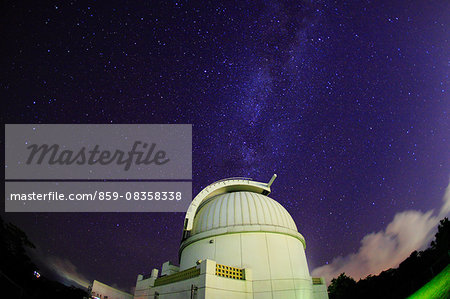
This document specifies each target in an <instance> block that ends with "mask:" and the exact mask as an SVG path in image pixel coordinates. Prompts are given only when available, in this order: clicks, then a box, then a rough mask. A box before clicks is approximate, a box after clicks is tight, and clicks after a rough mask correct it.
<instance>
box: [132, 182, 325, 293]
mask: <svg viewBox="0 0 450 299" xmlns="http://www.w3.org/2000/svg"><path fill="white" fill-rule="evenodd" d="M275 178H276V175H274V176H273V177H272V179H271V180H270V182H269V183H261V182H255V181H252V180H250V179H246V178H229V179H224V180H220V181H217V182H214V183H212V184H211V185H209V186H207V187H206V188H205V189H203V190H202V191H201V192H200V193H199V194H198V195H197V196H196V197H195V198H194V200H193V201H192V202H191V204H190V206H189V208H188V210H187V212H186V218H185V222H184V230H183V236H182V240H181V245H180V250H179V266H175V265H173V264H172V263H170V262H166V263H164V264H163V265H162V269H161V273H160V275H158V272H159V271H158V270H157V269H153V270H152V271H151V274H149V275H138V278H137V282H136V290H135V294H134V298H135V299H144V298H145V299H147V298H152V299H153V298H160V299H166V298H198V299H200V298H207V299H210V298H211V299H216V298H238V299H244V298H245V299H266V298H283V299H285V298H286V299H290V298H292V299H303V298H304V299H328V294H327V289H326V285H325V281H324V279H323V278H312V277H311V276H310V274H309V270H308V264H307V262H306V256H305V238H303V236H302V235H301V234H300V233H299V232H298V231H297V226H296V225H295V222H294V220H293V219H292V217H291V215H289V213H288V212H287V211H286V209H285V208H284V207H283V206H282V205H281V204H279V203H278V202H277V201H275V200H273V199H271V198H270V197H268V195H269V193H270V186H271V184H272V183H273V181H274V180H275Z"/></svg>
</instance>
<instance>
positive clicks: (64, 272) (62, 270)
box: [47, 256, 90, 288]
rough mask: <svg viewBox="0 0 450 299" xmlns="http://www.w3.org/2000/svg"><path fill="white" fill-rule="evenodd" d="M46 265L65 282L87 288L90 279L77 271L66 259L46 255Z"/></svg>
mask: <svg viewBox="0 0 450 299" xmlns="http://www.w3.org/2000/svg"><path fill="white" fill-rule="evenodd" d="M47 265H48V267H49V268H51V269H52V270H53V271H54V272H55V273H56V274H58V276H59V277H60V278H61V279H62V280H63V282H65V283H66V284H69V285H70V284H76V285H78V286H81V287H84V288H87V287H88V286H89V284H90V281H89V280H88V279H87V278H86V277H84V275H83V274H81V273H79V272H78V270H77V267H76V266H75V265H74V264H72V262H71V261H69V260H68V259H63V258H59V257H55V256H49V257H47Z"/></svg>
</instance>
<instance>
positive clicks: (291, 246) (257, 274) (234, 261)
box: [180, 232, 312, 299]
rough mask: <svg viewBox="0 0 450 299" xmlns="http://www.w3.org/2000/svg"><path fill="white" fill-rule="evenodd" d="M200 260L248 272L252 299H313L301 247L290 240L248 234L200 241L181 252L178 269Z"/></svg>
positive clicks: (274, 235)
mask: <svg viewBox="0 0 450 299" xmlns="http://www.w3.org/2000/svg"><path fill="white" fill-rule="evenodd" d="M202 257H203V258H208V259H211V260H214V261H216V262H217V263H219V264H223V265H227V266H232V267H236V268H249V269H251V270H252V273H253V277H252V287H253V292H254V293H255V296H254V298H272V294H273V295H274V296H276V298H305V299H309V298H312V284H311V277H310V276H309V270H308V265H307V261H306V256H305V251H304V248H303V244H302V243H301V242H300V241H299V240H298V239H296V238H294V237H292V236H289V235H285V234H280V233H271V232H248V233H235V234H224V235H219V236H214V237H210V238H206V239H202V240H199V241H197V242H194V243H192V244H190V245H188V246H187V247H186V248H184V250H183V251H182V253H181V265H180V269H181V270H182V269H186V268H189V267H192V265H195V262H196V261H197V260H198V259H200V258H202ZM208 291H209V290H207V292H208ZM268 296H269V297H268ZM211 298H214V297H211ZM274 298H275V297H274Z"/></svg>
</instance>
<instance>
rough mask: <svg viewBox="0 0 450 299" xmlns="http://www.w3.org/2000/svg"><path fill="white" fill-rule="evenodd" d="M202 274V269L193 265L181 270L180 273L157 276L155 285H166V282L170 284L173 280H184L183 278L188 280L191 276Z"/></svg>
mask: <svg viewBox="0 0 450 299" xmlns="http://www.w3.org/2000/svg"><path fill="white" fill-rule="evenodd" d="M199 275H200V269H198V268H197V267H192V268H189V269H186V270H183V271H181V272H178V273H174V274H171V275H167V276H163V277H160V278H157V279H156V280H155V287H156V286H160V285H164V284H168V283H173V282H177V281H182V280H186V279H189V278H194V277H197V276H199Z"/></svg>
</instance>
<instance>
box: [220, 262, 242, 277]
mask: <svg viewBox="0 0 450 299" xmlns="http://www.w3.org/2000/svg"><path fill="white" fill-rule="evenodd" d="M216 275H217V276H222V277H227V278H232V279H240V280H245V275H244V269H239V268H235V267H230V266H225V265H221V264H216Z"/></svg>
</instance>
